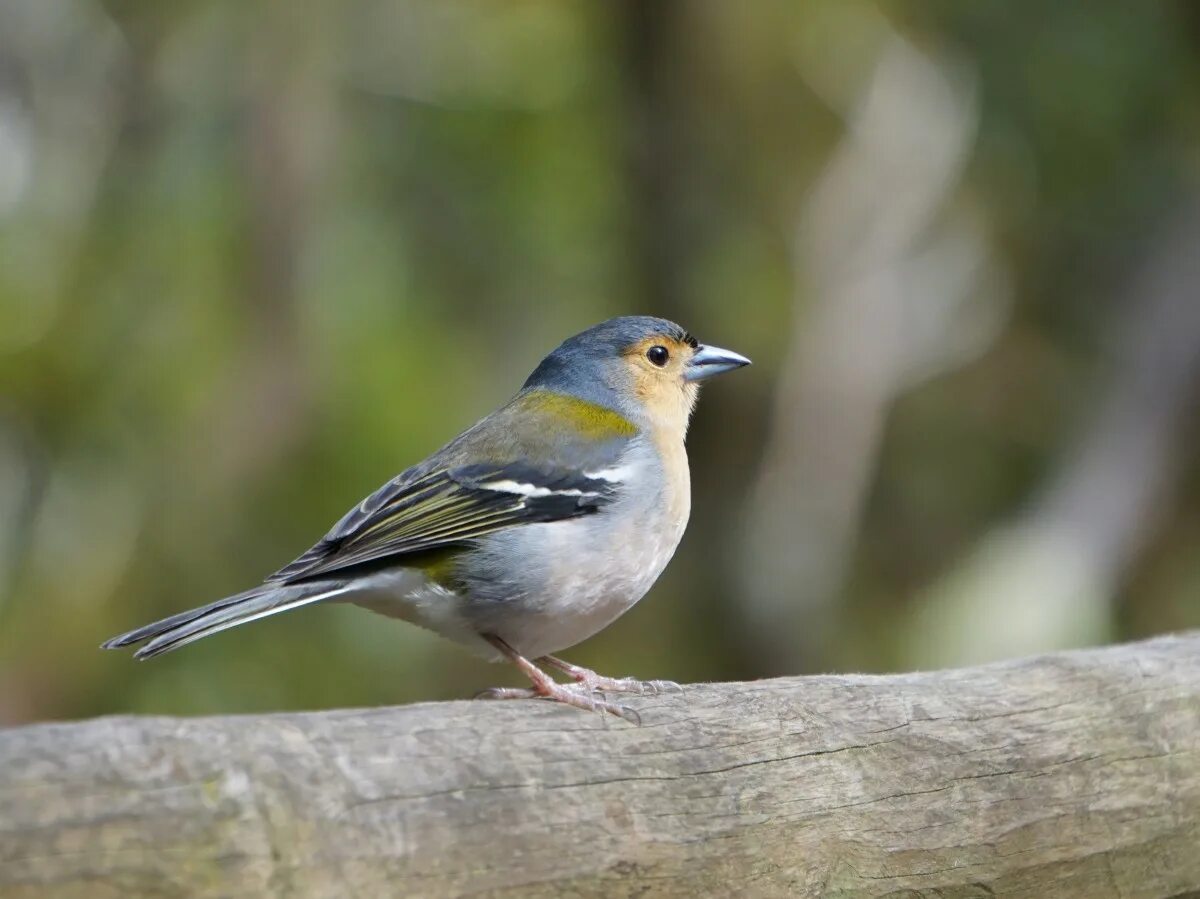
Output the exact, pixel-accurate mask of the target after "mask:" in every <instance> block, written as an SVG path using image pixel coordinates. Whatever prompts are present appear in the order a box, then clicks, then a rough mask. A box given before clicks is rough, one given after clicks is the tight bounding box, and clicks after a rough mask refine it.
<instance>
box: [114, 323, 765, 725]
mask: <svg viewBox="0 0 1200 899" xmlns="http://www.w3.org/2000/svg"><path fill="white" fill-rule="evenodd" d="M749 362H750V360H748V359H746V358H745V357H743V356H739V355H738V354H737V353H734V352H731V351H729V350H722V349H718V348H717V347H712V346H704V345H702V344H700V343H698V342H697V341H696V339H695V338H693V337H692V336H691V335H689V334H688V333H687V332H686V331H684V330H683V328H681V327H679V326H678V325H676V324H674V323H673V322H669V321H666V320H664V319H661V318H651V317H648V316H630V317H624V318H614V319H611V320H610V321H607V322H604V323H602V324H599V325H596V326H595V327H593V328H589V329H588V330H586V331H584V332H583V333H581V334H577V335H575V336H574V337H572V338H570V339H569V340H567V341H565V342H564V343H563V344H562V345H561V346H559V347H558V349H556V350H554V352H552V353H551V354H550V355H549V356H547V357H546V358H545V359H543V360H542V362H541V364H540V365H538V367H537V368H536V369H535V370H534V372H533V374H531V375H530V376H529V378H528V380H526V382H525V384H524V386H523V387H522V388H521V390H520V392H519V393H517V395H516V396H515V397H514V398H513V399H512V400H511V401H510V402H509V403H508V404H507V405H505V406H503V407H501V408H500V409H499V410H497V411H495V412H493V413H492V414H491V415H489V416H487V417H486V418H484V419H483V420H482V421H480V422H478V423H477V424H476V425H474V426H473V427H471V428H469V429H468V430H467V431H465V432H463V433H462V434H460V435H459V436H458V437H456V438H455V439H454V440H452V441H450V443H448V444H447V445H446V446H445V447H443V448H442V449H440V450H438V451H437V452H436V453H434V454H433V455H432V456H430V457H429V458H428V459H426V460H425V461H424V462H422V463H420V464H419V465H415V466H413V467H412V468H410V469H408V470H407V471H405V472H403V473H402V474H400V475H398V476H397V477H395V478H394V479H392V480H391V481H389V482H388V483H386V484H384V485H383V486H382V487H381V488H379V489H378V490H376V491H375V492H374V493H372V494H371V495H370V496H368V497H367V498H366V499H364V500H363V501H362V502H361V503H359V505H358V506H356V507H355V508H353V509H351V510H350V511H349V512H348V513H347V514H346V515H345V516H344V517H343V518H342V519H341V521H339V522H338V523H337V524H335V525H334V526H333V529H332V530H330V531H329V533H327V534H326V535H325V536H324V537H323V538H322V539H321V540H320V542H318V543H317V544H316V545H315V546H314V547H312V548H311V549H310V550H308V552H306V553H304V554H303V555H302V556H300V557H299V558H298V559H296V560H295V561H294V562H292V563H291V564H290V565H287V566H286V567H284V568H282V569H280V570H279V571H277V572H276V573H275V574H273V575H271V576H270V577H269V578H267V579H266V581H265V582H264V583H263V584H261V585H260V586H257V587H254V588H253V589H250V590H247V591H246V592H244V593H239V594H237V595H235V596H230V597H226V598H225V599H221V600H218V601H217V602H214V603H211V604H209V605H206V606H202V607H200V608H197V609H192V610H190V611H187V612H182V613H180V614H178V615H173V616H171V617H170V618H164V619H163V620H162V621H156V622H154V623H153V624H148V625H146V626H145V627H140V628H138V629H137V630H133V631H130V632H129V633H126V634H122V635H120V636H119V637H114V638H113V639H111V640H109V641H108V642H107V643H105V644H103V646H104V648H106V649H114V648H117V647H123V646H130V645H133V644H137V643H143V642H145V645H144V646H142V647H141V648H140V649H138V651H137V653H136V658H139V659H148V658H151V657H153V656H156V655H160V654H162V653H164V652H169V651H171V650H173V649H178V648H179V647H181V646H184V645H186V644H188V643H192V642H193V641H195V640H199V639H201V638H203V637H207V636H209V635H211V634H215V633H217V632H219V631H223V630H225V629H226V628H231V627H235V626H237V625H239V624H245V623H246V622H248V621H254V620H255V619H258V618H265V617H267V616H269V615H275V614H278V613H279V612H285V611H287V610H289V609H295V608H299V607H300V606H306V605H310V604H312V603H317V602H330V601H348V602H352V603H355V604H357V605H360V606H365V607H367V608H369V609H372V610H374V611H377V612H382V613H383V614H385V615H390V616H393V617H396V618H401V619H403V620H405V621H409V622H412V623H414V624H418V625H421V626H422V627H426V628H429V629H430V630H433V631H435V632H437V633H438V634H441V635H442V636H444V637H448V638H449V639H451V640H454V641H456V642H459V643H461V644H464V645H466V646H468V647H469V648H471V649H473V650H475V651H477V652H479V653H481V654H483V655H484V656H486V657H488V658H491V659H493V660H499V659H504V658H507V659H509V660H511V661H512V662H514V663H515V664H516V665H517V666H518V667H519V668H520V669H521V670H522V671H523V672H524V673H525V674H526V675H527V676H528V677H529V679H530V680H531V681H532V683H533V687H532V689H527V690H522V689H512V688H498V689H495V690H489V691H486V692H485V693H484V694H481V695H483V696H488V697H492V698H503V699H508V698H518V697H540V698H544V699H552V700H557V701H559V702H564V703H567V704H568V705H572V706H577V707H579V708H584V709H591V710H599V711H605V712H611V713H612V714H615V715H618V716H621V717H624V718H629V719H636V713H634V712H632V710H630V709H628V708H627V707H625V706H620V705H615V704H612V703H610V702H608V701H607V699H606V698H605V697H604V696H603V694H604V692H606V691H613V692H648V691H655V690H657V689H659V688H661V687H663V686H664V685H665V683H666V682H656V681H651V682H642V681H637V680H634V679H632V678H606V677H602V676H600V675H598V674H596V673H595V672H593V671H589V670H588V669H585V668H580V667H578V666H575V665H571V664H570V663H568V662H564V661H562V660H561V659H558V658H556V657H555V656H553V655H551V653H555V652H558V651H559V650H562V649H565V648H566V647H569V646H574V645H575V644H576V643H579V642H580V641H582V640H585V639H587V638H588V637H590V636H591V635H592V634H595V633H596V632H597V631H599V630H601V629H602V628H604V627H605V626H607V625H608V624H610V623H611V622H612V621H614V620H615V619H616V618H617V617H618V616H619V615H621V614H622V613H623V612H625V611H626V610H627V609H629V608H630V607H631V606H632V605H633V604H634V603H636V602H637V601H638V600H639V599H641V598H642V596H643V595H644V594H645V593H646V591H647V590H648V589H649V588H650V586H651V585H652V584H653V583H654V581H655V580H656V579H657V578H658V576H659V574H660V573H661V572H662V570H663V568H664V567H666V564H667V562H668V561H670V559H671V556H672V555H673V554H674V553H675V548H676V546H678V544H679V540H680V538H681V537H682V536H683V531H684V528H685V526H686V525H687V520H688V513H689V510H690V508H691V493H690V481H689V474H688V462H687V454H686V452H685V450H684V436H685V434H686V432H687V426H688V419H689V417H690V416H691V413H692V408H693V406H694V405H695V402H696V395H697V392H698V384H699V382H700V381H701V380H703V379H705V378H708V377H710V376H712V375H716V374H720V373H721V372H726V371H730V370H732V369H735V368H740V367H741V366H743V365H748V364H749ZM533 660H537V661H538V662H540V664H541V665H542V666H544V667H550V668H554V669H556V670H558V671H560V672H562V673H564V674H566V675H567V676H568V677H570V678H571V679H572V681H573V683H571V684H562V683H559V682H557V681H555V680H554V679H553V678H551V677H550V676H549V675H547V674H546V673H545V671H543V670H542V668H541V667H539V666H538V664H535V661H533Z"/></svg>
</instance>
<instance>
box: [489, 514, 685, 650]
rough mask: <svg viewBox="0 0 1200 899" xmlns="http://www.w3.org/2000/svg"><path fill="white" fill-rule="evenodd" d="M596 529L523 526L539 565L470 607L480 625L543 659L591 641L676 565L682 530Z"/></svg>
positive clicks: (590, 524) (580, 524) (579, 524)
mask: <svg viewBox="0 0 1200 899" xmlns="http://www.w3.org/2000/svg"><path fill="white" fill-rule="evenodd" d="M597 524H598V523H597V522H596V521H595V520H589V519H577V520H575V521H572V522H564V523H556V524H551V525H546V526H539V525H534V526H530V527H527V528H524V529H522V530H523V533H522V535H521V537H522V539H527V540H530V541H531V544H530V545H529V547H527V548H526V552H525V554H524V556H523V557H525V558H531V559H537V562H536V563H534V564H533V565H531V570H530V571H529V572H528V579H527V581H526V583H523V584H522V583H511V584H506V585H504V586H501V585H495V586H497V587H500V592H497V593H492V594H491V595H490V598H489V599H486V600H483V601H475V602H470V601H469V602H468V603H467V604H466V607H465V609H466V611H467V614H468V615H469V616H470V618H471V619H472V625H473V627H474V628H475V629H476V630H477V631H479V632H482V633H494V634H496V635H498V636H500V637H501V638H503V639H504V640H505V642H507V643H508V644H509V645H511V646H512V647H513V648H515V649H516V650H517V651H518V652H520V653H521V654H522V655H524V656H526V657H528V658H537V657H538V656H543V655H547V654H549V653H555V652H558V651H560V650H563V649H566V648H567V647H570V646H574V645H575V644H576V643H580V642H582V641H583V640H586V639H587V638H588V637H590V636H592V635H593V634H595V633H597V632H598V631H600V630H603V629H604V628H605V627H607V626H608V625H609V624H611V623H612V622H613V621H615V620H616V619H617V618H618V617H620V616H621V615H622V614H623V613H624V612H626V611H628V610H629V608H630V607H632V606H633V605H634V603H636V602H637V601H638V600H639V599H641V598H642V597H643V596H644V595H645V594H646V592H647V591H648V590H649V589H650V587H651V586H652V585H653V584H654V582H655V581H656V580H657V579H658V576H659V575H660V574H661V573H662V571H663V569H664V568H665V567H666V565H667V563H668V562H669V561H670V560H671V556H672V555H673V554H674V552H675V548H676V546H677V545H678V543H679V539H680V537H681V536H682V533H683V527H682V525H681V526H679V527H678V528H673V527H666V528H653V527H651V528H647V527H645V526H644V525H645V522H644V521H643V522H641V523H640V524H641V525H642V526H639V527H636V529H635V530H634V532H631V533H629V534H621V533H614V532H613V531H612V529H611V527H605V526H603V525H601V526H600V527H596V525H597ZM539 528H541V529H542V530H543V533H538V529H539ZM601 535H603V536H601ZM483 592H484V593H485V594H486V593H488V592H489V591H483Z"/></svg>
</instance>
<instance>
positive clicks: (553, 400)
mask: <svg viewBox="0 0 1200 899" xmlns="http://www.w3.org/2000/svg"><path fill="white" fill-rule="evenodd" d="M521 405H522V406H524V407H525V408H526V409H528V410H529V411H531V412H537V413H539V414H543V415H551V416H555V417H557V418H558V419H559V420H560V421H562V422H564V423H567V424H570V425H571V426H572V427H574V428H575V430H577V431H579V433H580V434H585V435H587V436H588V437H593V438H606V437H632V436H634V435H635V434H636V433H637V426H636V425H635V424H634V423H633V422H631V421H630V420H629V419H627V418H626V417H625V416H623V415H621V414H620V413H619V412H614V411H613V410H612V409H608V408H605V407H604V406H601V405H598V404H597V403H592V402H589V401H587V400H581V399H579V397H575V396H567V395H566V394H565V393H553V392H551V391H549V390H531V391H530V392H529V393H527V394H526V395H525V396H524V398H523V399H522V400H521Z"/></svg>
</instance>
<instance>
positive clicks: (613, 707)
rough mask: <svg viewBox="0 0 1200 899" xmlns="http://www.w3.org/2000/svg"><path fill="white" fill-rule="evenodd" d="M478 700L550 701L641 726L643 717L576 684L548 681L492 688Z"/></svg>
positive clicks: (478, 697) (480, 695)
mask: <svg viewBox="0 0 1200 899" xmlns="http://www.w3.org/2000/svg"><path fill="white" fill-rule="evenodd" d="M475 698H476V699H549V700H550V701H552V702H561V703H564V704H566V705H569V706H574V707H575V708H577V709H583V710H584V711H587V712H607V713H608V714H610V715H616V716H617V717H618V718H622V719H624V720H625V721H628V722H629V723H630V724H641V723H642V716H641V715H639V714H638V713H637V712H636V711H634V710H633V709H631V708H630V707H629V706H627V705H617V704H616V703H613V702H608V701H607V700H605V699H603V698H600V697H597V696H595V695H594V694H593V692H592V691H590V690H586V689H581V688H579V687H578V686H576V685H574V684H559V683H555V682H554V681H552V680H550V679H549V678H547V679H546V681H545V682H539V683H538V684H537V685H536V686H534V687H528V688H526V687H492V688H491V689H490V690H484V691H483V692H482V693H479V694H477V695H476V696H475Z"/></svg>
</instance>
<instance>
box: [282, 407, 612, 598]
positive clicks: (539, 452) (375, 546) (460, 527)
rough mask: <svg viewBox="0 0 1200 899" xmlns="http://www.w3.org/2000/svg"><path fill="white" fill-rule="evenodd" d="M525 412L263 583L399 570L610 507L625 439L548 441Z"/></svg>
mask: <svg viewBox="0 0 1200 899" xmlns="http://www.w3.org/2000/svg"><path fill="white" fill-rule="evenodd" d="M518 399H520V398H518ZM531 408H532V411H534V412H536V411H537V408H536V407H531V404H529V403H525V404H524V405H521V404H516V408H515V409H514V408H513V405H512V404H510V406H509V407H505V409H502V410H500V412H498V413H495V414H494V415H493V416H490V417H489V418H487V419H484V420H483V421H482V422H480V423H479V424H478V425H476V426H475V427H474V428H472V429H471V430H469V431H467V432H466V433H465V434H463V435H462V436H460V437H459V438H458V439H456V440H455V441H454V442H452V443H450V444H449V445H448V446H446V447H445V448H444V449H443V450H441V451H439V452H438V453H436V454H435V455H434V456H432V457H431V458H430V459H428V460H427V461H426V462H424V463H422V464H421V465H419V466H416V467H414V468H411V469H409V470H408V471H406V472H404V473H403V474H401V475H399V476H398V477H396V478H395V479H393V480H392V481H389V482H388V483H387V484H384V485H383V486H382V487H381V488H379V489H378V490H376V491H375V492H374V493H372V494H371V495H370V496H368V497H367V498H366V499H365V500H363V501H362V503H360V504H359V505H358V506H356V507H355V508H354V509H351V510H350V512H348V513H347V514H346V515H345V516H344V517H343V518H342V519H341V521H339V522H338V523H337V524H336V525H334V526H333V528H332V529H331V530H330V531H329V533H328V534H326V535H325V537H323V538H322V539H321V541H320V542H318V543H317V544H316V545H315V546H313V547H312V548H311V549H310V550H308V552H306V553H304V554H303V555H302V556H300V557H299V558H298V559H296V560H295V561H294V562H292V563H291V564H290V565H287V566H286V567H284V568H282V569H280V570H279V571H277V572H276V573H275V574H273V575H272V576H271V577H270V578H268V580H269V581H271V582H275V583H295V582H297V581H304V580H308V579H311V578H315V577H323V576H325V575H327V574H330V573H332V572H337V571H341V570H344V569H347V568H352V567H354V566H357V565H362V564H364V563H368V562H378V561H379V560H382V559H385V558H389V557H397V561H401V560H400V558H398V557H403V556H408V555H412V554H415V553H422V552H428V551H430V550H436V549H442V548H446V547H451V546H456V545H462V544H463V543H466V542H469V541H471V540H474V539H477V538H479V537H484V536H486V535H488V534H492V533H495V532H496V531H500V530H503V529H505V528H509V527H513V526H515V525H522V524H531V523H534V522H547V521H561V520H565V519H570V518H576V517H579V516H582V515H589V514H592V513H594V512H597V511H599V510H600V509H601V508H603V507H604V506H605V505H607V504H608V503H610V502H612V500H613V499H614V497H615V496H616V493H617V491H618V490H619V489H620V486H621V471H620V462H621V459H622V457H623V456H624V453H625V451H626V449H627V447H628V444H629V442H630V440H631V437H632V433H633V432H629V431H627V430H626V429H619V431H618V432H614V433H611V434H607V435H604V437H603V439H600V440H597V439H596V435H595V434H594V433H592V434H587V435H579V434H576V433H574V432H570V431H568V433H567V435H566V436H564V435H563V434H561V433H557V434H556V435H555V436H554V439H553V440H550V439H549V438H548V436H547V435H548V434H549V433H550V431H549V430H548V429H547V428H546V426H545V425H546V423H545V422H540V423H539V422H538V421H537V418H538V415H536V414H535V415H533V416H532V419H533V420H530V419H531V416H530V415H529V414H528V413H529V412H530V411H531ZM539 424H540V425H541V426H540V427H538V425H539ZM558 430H559V431H560V432H561V429H558ZM520 434H524V435H527V436H526V437H525V438H524V439H522V438H520V437H517V436H515V435H520ZM530 450H532V452H530ZM480 458H485V459H498V461H488V462H479V461H476V460H478V459H480ZM531 458H536V459H539V460H540V461H539V462H538V463H537V464H534V463H532V462H530V461H529V459H531ZM568 460H572V462H568ZM401 564H403V563H402V562H401Z"/></svg>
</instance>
